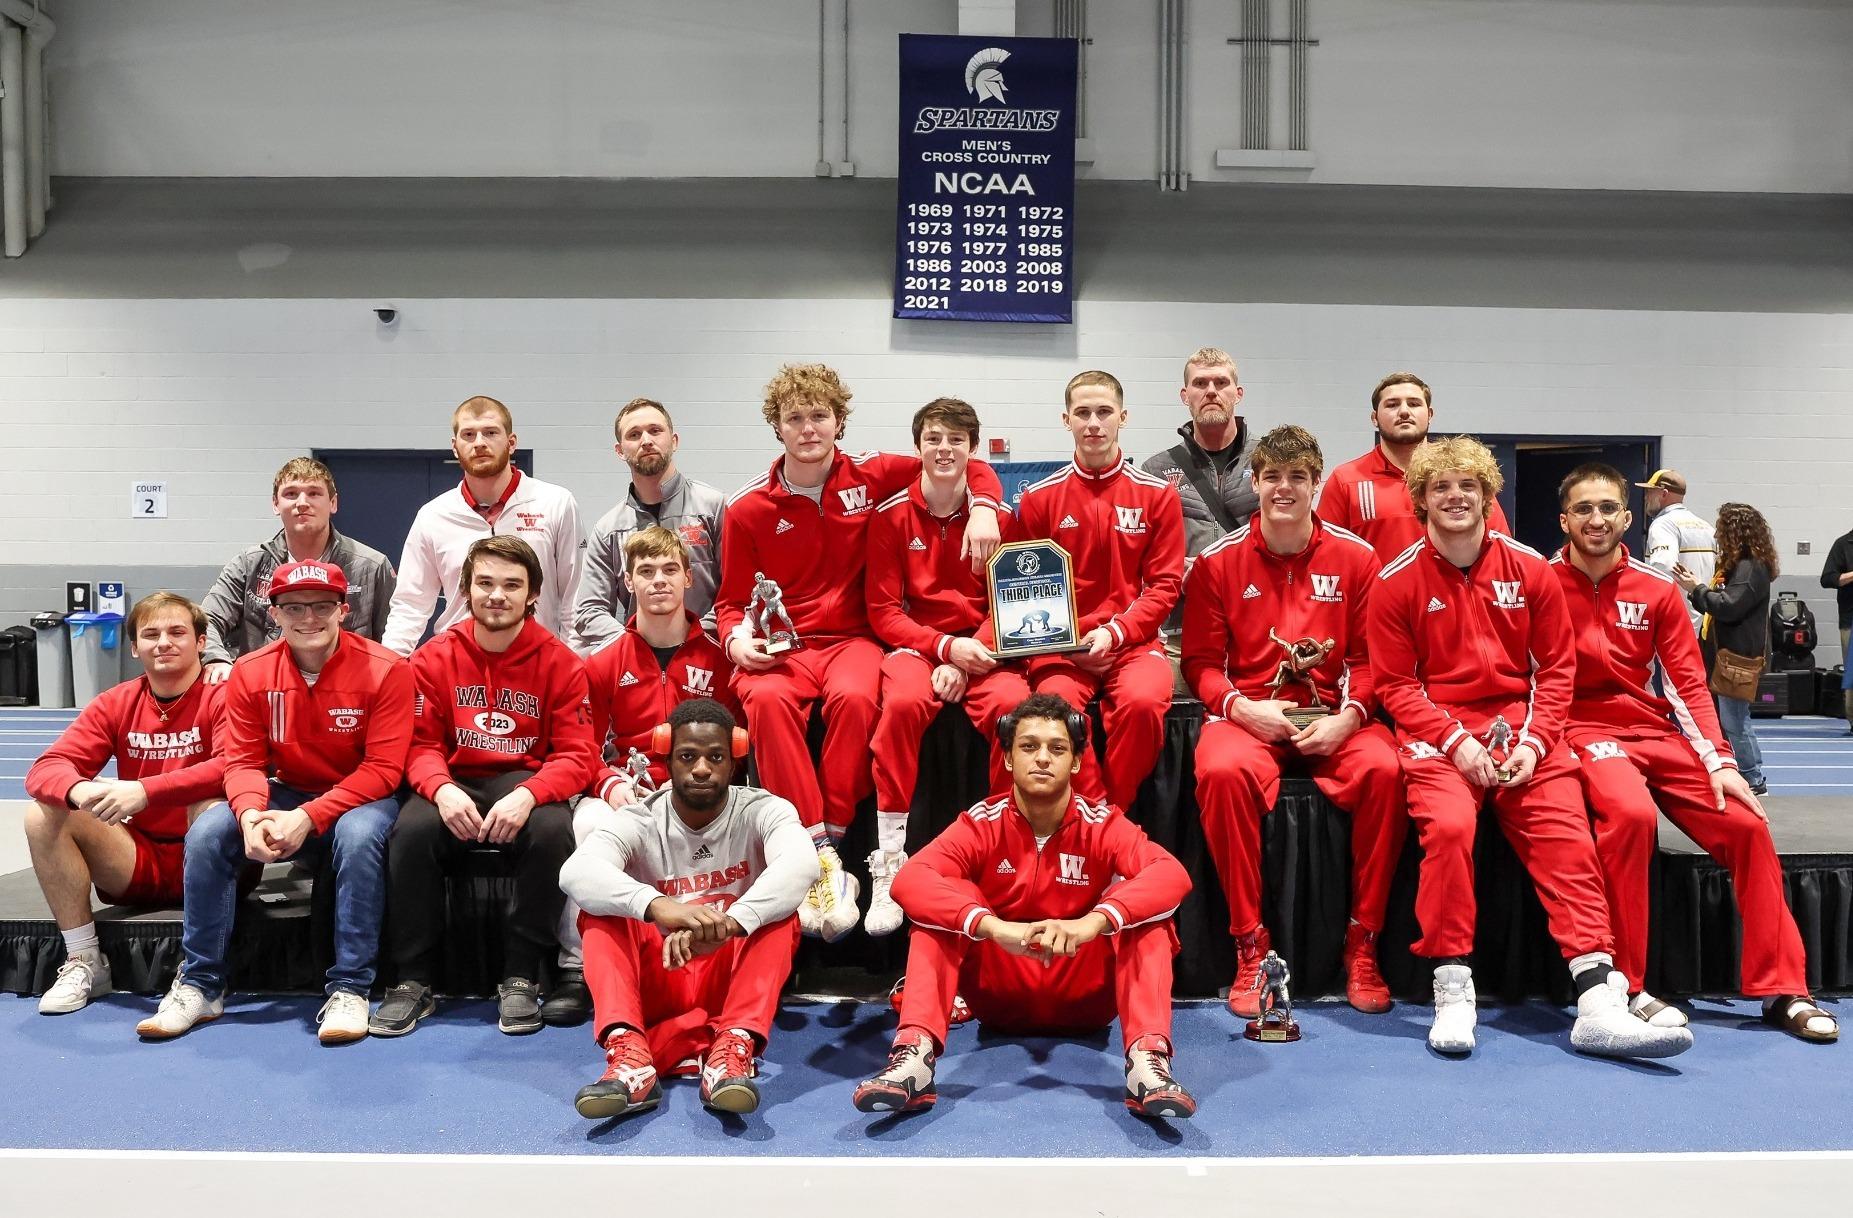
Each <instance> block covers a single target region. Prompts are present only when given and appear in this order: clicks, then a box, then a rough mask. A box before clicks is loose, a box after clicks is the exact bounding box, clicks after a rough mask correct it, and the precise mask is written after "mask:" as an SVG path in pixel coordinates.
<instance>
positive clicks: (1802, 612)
mask: <svg viewBox="0 0 1853 1218" xmlns="http://www.w3.org/2000/svg"><path fill="white" fill-rule="evenodd" d="M1819 641H1820V639H1819V636H1818V635H1817V634H1816V632H1815V628H1814V610H1812V609H1810V608H1808V606H1807V604H1806V603H1804V602H1803V600H1802V598H1801V597H1800V596H1798V595H1797V594H1796V593H1793V592H1784V593H1781V594H1779V595H1778V596H1777V597H1776V603H1775V604H1773V605H1771V606H1770V607H1769V667H1770V669H1771V671H1773V672H1812V671H1814V648H1815V644H1816V643H1817V642H1819Z"/></svg>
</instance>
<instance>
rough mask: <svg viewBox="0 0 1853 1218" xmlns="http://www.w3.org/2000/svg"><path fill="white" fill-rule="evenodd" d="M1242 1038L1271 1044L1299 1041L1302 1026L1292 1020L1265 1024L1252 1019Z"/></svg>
mask: <svg viewBox="0 0 1853 1218" xmlns="http://www.w3.org/2000/svg"><path fill="white" fill-rule="evenodd" d="M1242 1036H1243V1037H1244V1038H1245V1039H1247V1040H1260V1041H1268V1042H1270V1043H1271V1042H1274V1041H1288V1040H1298V1039H1299V1038H1300V1025H1299V1024H1297V1023H1295V1022H1293V1021H1292V1020H1291V1019H1284V1020H1282V1019H1270V1020H1267V1021H1265V1022H1264V1021H1262V1020H1259V1019H1251V1020H1249V1021H1248V1026H1247V1027H1246V1028H1243V1029H1242Z"/></svg>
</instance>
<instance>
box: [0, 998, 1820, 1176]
mask: <svg viewBox="0 0 1853 1218" xmlns="http://www.w3.org/2000/svg"><path fill="white" fill-rule="evenodd" d="M317 1005H318V1004H317V1002H316V1000H314V999H308V998H286V999H264V998H257V999H243V1000H240V1001H238V1002H237V1003H235V1004H234V1005H233V1006H232V1007H231V1008H230V1010H229V1011H228V1013H227V1015H226V1017H225V1018H224V1019H222V1020H220V1021H219V1022H218V1023H215V1024H211V1025H207V1026H204V1027H201V1028H199V1029H197V1030H195V1031H194V1032H193V1033H191V1034H189V1035H187V1036H185V1037H182V1038H181V1039H179V1040H177V1041H172V1042H168V1043H165V1044H142V1043H139V1042H138V1041H137V1040H136V1037H135V1035H134V1030H133V1025H134V1023H135V1020H136V1019H137V1018H139V1017H140V1016H141V1014H142V1013H144V1012H146V1011H147V1010H149V1009H150V1008H151V1007H152V1003H151V1002H149V1001H147V1000H142V999H131V998H123V997H112V998H109V999H106V1000H104V1001H103V1002H101V1003H98V1004H95V1005H93V1006H91V1007H90V1008H88V1009H86V1010H84V1011H81V1012H78V1013H77V1014H75V1015H68V1016H63V1017H59V1018H46V1017H43V1016H40V1015H38V1014H37V1013H36V1008H35V1005H34V1003H33V1001H32V1000H31V999H22V998H14V997H11V996H7V997H4V998H0V1045H4V1046H5V1054H4V1061H5V1071H4V1075H5V1083H6V1086H5V1091H6V1093H7V1099H6V1102H5V1103H4V1104H0V1145H5V1146H12V1147H23V1148H53V1147H55V1148H69V1149H131V1150H143V1149H168V1150H257V1151H266V1150H268V1151H348V1152H368V1151H381V1152H407V1153H421V1152H424V1153H431V1152H449V1153H477V1154H652V1155H691V1154H692V1155H756V1154H764V1155H788V1156H789V1155H801V1156H866V1155H882V1154H909V1155H930V1156H978V1157H989V1156H1056V1155H1059V1156H1066V1157H1125V1156H1147V1155H1210V1156H1214V1155H1228V1156H1246V1155H1261V1156H1276V1155H1279V1156H1304V1155H1403V1154H1416V1155H1422V1154H1477V1153H1501V1152H1510V1153H1544V1152H1617V1151H1639V1152H1677V1151H1744V1150H1848V1149H1853V1123H1849V1122H1848V1121H1847V1120H1846V1119H1845V1116H1846V1114H1847V1113H1848V1112H1853V1059H1849V1057H1848V1054H1849V1053H1850V1052H1853V1049H1849V1048H1847V1047H1843V1046H1838V1045H1834V1046H1820V1045H1808V1044H1803V1043H1801V1042H1800V1041H1797V1040H1794V1039H1792V1038H1790V1037H1788V1036H1785V1035H1783V1034H1782V1033H1780V1032H1777V1031H1775V1030H1773V1029H1767V1028H1764V1027H1762V1026H1760V1025H1759V1024H1757V1023H1755V1022H1754V1021H1753V1019H1752V1018H1751V1016H1752V1015H1753V1013H1754V1008H1753V1007H1751V1006H1750V1005H1749V1004H1747V1003H1735V1004H1731V1003H1712V1002H1701V1003H1699V1004H1698V1005H1697V1008H1696V1012H1695V1025H1696V1030H1697V1035H1698V1044H1697V1046H1696V1047H1695V1048H1694V1049H1693V1050H1692V1051H1691V1052H1689V1053H1687V1054H1686V1055H1685V1056H1683V1057H1680V1058H1676V1059H1673V1060H1672V1061H1670V1062H1665V1063H1658V1064H1632V1065H1631V1064H1622V1063H1616V1062H1606V1061H1600V1060H1596V1059H1592V1058H1585V1057H1581V1056H1579V1055H1577V1054H1575V1053H1573V1052H1571V1050H1570V1048H1569V1039H1568V1029H1569V1022H1570V1020H1569V1015H1568V1013H1567V1012H1565V1011H1562V1010H1559V1009H1556V1008H1551V1007H1545V1006H1525V1007H1503V1008H1500V1007H1488V1008H1485V1009H1483V1010H1482V1012H1481V1019H1482V1023H1481V1028H1480V1047H1479V1048H1478V1050H1477V1051H1476V1052H1475V1053H1474V1054H1473V1056H1472V1057H1470V1058H1468V1059H1465V1060H1460V1061H1451V1060H1444V1059H1442V1058H1439V1057H1437V1056H1435V1055H1433V1054H1431V1053H1430V1052H1429V1050H1428V1048H1427V1046H1426V1044H1425V1043H1424V1039H1423V1038H1424V1035H1425V1032H1426V1029H1427V1022H1428V1010H1427V1008H1425V1007H1421V1006H1400V1007H1398V1008H1397V1009H1396V1010H1395V1011H1393V1012H1392V1013H1391V1014H1389V1015H1383V1016H1364V1015H1359V1014H1356V1013H1355V1012H1353V1011H1351V1010H1350V1009H1349V1008H1348V1007H1343V1006H1337V1007H1334V1006H1325V1005H1321V1006H1316V1007H1313V1008H1310V1009H1308V1010H1306V1011H1305V1012H1303V1019H1302V1022H1303V1026H1304V1028H1305V1039H1303V1040H1302V1041H1300V1042H1299V1043H1297V1044H1289V1045H1266V1046H1263V1045H1255V1044H1251V1043H1248V1042H1246V1041H1243V1040H1241V1039H1240V1037H1239V1035H1238V1034H1237V1033H1236V1025H1235V1021H1234V1020H1233V1019H1232V1018H1231V1017H1230V1016H1228V1015H1227V1014H1226V1013H1224V1012H1223V1010H1222V1009H1221V1007H1220V1006H1215V1005H1208V1004H1198V1005H1193V1006H1188V1007H1184V1008H1180V1010H1179V1011H1178V1016H1177V1043H1178V1056H1177V1070H1178V1073H1179V1076H1180V1077H1181V1078H1182V1079H1183V1080H1184V1081H1185V1082H1186V1083H1187V1084H1188V1085H1189V1086H1190V1087H1191V1088H1192V1089H1193V1090H1194V1091H1195V1092H1196V1094H1197V1096H1198V1099H1199V1100H1200V1102H1201V1104H1202V1111H1201V1112H1200V1113H1199V1114H1198V1117H1197V1119H1196V1120H1193V1121H1184V1122H1178V1123H1177V1124H1176V1125H1175V1126H1172V1127H1167V1126H1165V1125H1162V1124H1159V1123H1147V1122H1144V1121H1141V1120H1139V1119H1136V1118H1134V1117H1132V1116H1131V1115H1130V1114H1128V1113H1127V1112H1126V1111H1125V1109H1124V1108H1123V1107H1122V1105H1121V1103H1120V1086H1121V1078H1120V1065H1119V1057H1118V1052H1117V1040H1116V1041H1115V1042H1114V1043H1113V1044H1112V1045H1108V1043H1107V1041H1106V1039H1105V1038H1104V1037H1101V1038H1098V1039H1096V1040H1095V1041H1093V1042H1061V1041H1044V1040H1003V1039H989V1038H982V1037H981V1035H980V1033H979V1032H978V1031H977V1030H976V1029H974V1028H971V1027H966V1028H961V1029H958V1030H955V1031H954V1032H953V1034H952V1038H951V1039H952V1044H951V1051H950V1053H949V1054H948V1056H947V1057H946V1059H945V1061H944V1062H943V1064H942V1067H941V1070H940V1076H939V1082H940V1095H941V1099H940V1103H939V1106H938V1107H937V1108H935V1109H933V1110H932V1111H930V1112H928V1113H924V1114H921V1115H918V1116H911V1117H886V1118H882V1119H873V1118H869V1117H864V1116H862V1115H861V1114H860V1113H857V1112H856V1111H855V1110H854V1109H853V1108H852V1107H851V1106H850V1092H851V1091H852V1089H853V1088H854V1086H855V1083H856V1081H857V1080H858V1079H860V1078H861V1077H863V1076H864V1075H865V1074H867V1073H869V1072H872V1071H873V1070H875V1069H877V1068H878V1067H879V1065H880V1063H881V1060H882V1057H883V1054H884V1050H885V1048H886V1044H887V1040H888V1036H889V1033H890V1030H891V1029H892V1027H893V1016H892V1015H891V1014H890V1013H889V1012H888V1011H887V1010H886V1009H885V1008H881V1007H858V1006H856V1005H854V1004H848V1003H843V1004H829V1005H825V1004H802V1003H793V1004H788V1005H787V1006H786V1008H785V1010H784V1012H783V1013H782V1015H781V1017H780V1020H779V1028H778V1030H777V1031H776V1032H775V1033H774V1039H773V1044H772V1052H771V1061H770V1063H769V1064H768V1065H767V1066H766V1067H765V1068H764V1076H763V1078H762V1087H763V1092H764V1096H765V1100H764V1103H763V1104H762V1106H761V1108H760V1110H759V1111H758V1112H757V1113H755V1114H753V1115H751V1116H749V1117H745V1118H737V1117H728V1118H725V1119H723V1118H719V1117H717V1116H715V1115H714V1114H712V1113H709V1112H707V1111H705V1110H703V1109H702V1108H701V1106H700V1104H699V1102H698V1101H697V1099H696V1094H695V1084H694V1083H693V1082H675V1083H671V1084H669V1085H668V1094H667V1097H666V1100H665V1102H664V1104H663V1105H662V1106H661V1107H660V1108H658V1109H657V1110H656V1111H655V1112H653V1113H646V1114H643V1115H640V1116H637V1117H634V1118H630V1119H628V1120H623V1121H617V1122H609V1121H607V1122H597V1123H594V1122H589V1121H585V1120H582V1119H581V1118H580V1117H579V1116H578V1115H577V1114H575V1113H574V1111H573V1108H572V1103H571V1101H572V1096H573V1093H574V1091H575V1090H576V1089H577V1088H578V1087H579V1086H580V1085H581V1084H582V1083H585V1082H589V1081H591V1080H592V1079H593V1078H595V1077H597V1075H598V1073H599V1071H600V1070H601V1069H602V1068H603V1065H604V1062H603V1058H602V1055H601V1054H599V1053H598V1052H597V1050H596V1049H595V1047H594V1046H593V1044H592V1041H591V1038H590V1036H589V1035H587V1034H586V1032H585V1030H584V1029H572V1030H554V1029H548V1030H545V1031H543V1032H541V1033H540V1034H538V1035H535V1036H529V1037H522V1038H511V1037H505V1036H502V1035H500V1034H499V1033H497V1032H496V1031H495V1029H494V1026H493V1024H492V1022H491V1020H492V1016H491V1013H490V1008H489V1004H486V1003H480V1002H479V1003H466V1004H453V1005H451V1006H449V1007H447V1008H446V1009H445V1010H444V1011H443V1012H441V1013H440V1015H439V1016H438V1017H437V1018H436V1019H434V1020H431V1021H428V1022H427V1023H426V1024H425V1025H423V1026H422V1027H420V1028H419V1030H418V1031H417V1032H415V1033H414V1034H412V1035H411V1036H409V1037H407V1038H405V1039H403V1040H397V1041H379V1040H372V1041H362V1042H360V1043H358V1044H355V1045H349V1046H344V1047H341V1048H327V1049H325V1048H322V1047H321V1046H319V1045H317V1044H316V1043H315V1041H314V1040H313V1039H312V1035H311V1023H312V1020H313V1018H314V1013H315V1010H316V1007H317ZM1847 1007H1848V1004H1846V1003H1839V1004H1834V1005H1833V1006H1831V1007H1830V1009H1834V1010H1836V1012H1837V1013H1839V1014H1841V1015H1842V1017H1843V1018H1844V1017H1845V1015H1846V1014H1847Z"/></svg>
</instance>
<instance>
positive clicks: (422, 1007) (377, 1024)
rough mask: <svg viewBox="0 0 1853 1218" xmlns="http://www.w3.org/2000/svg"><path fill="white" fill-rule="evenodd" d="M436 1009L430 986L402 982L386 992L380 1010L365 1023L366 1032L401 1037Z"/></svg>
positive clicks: (435, 1001)
mask: <svg viewBox="0 0 1853 1218" xmlns="http://www.w3.org/2000/svg"><path fill="white" fill-rule="evenodd" d="M437 1009H438V1004H437V999H435V998H433V997H432V996H431V987H430V986H428V985H426V984H424V983H423V982H421V981H401V982H400V983H399V984H398V985H395V986H393V987H392V988H391V989H390V990H387V991H386V997H385V999H384V1000H383V1001H382V1002H381V1003H380V1006H379V1009H378V1010H376V1011H375V1012H373V1015H372V1017H371V1018H369V1019H368V1020H367V1031H368V1032H371V1033H372V1034H373V1035H375V1036H404V1035H405V1034H406V1033H407V1032H410V1031H411V1030H412V1029H413V1028H416V1027H417V1026H418V1021H419V1020H421V1019H423V1018H424V1017H425V1016H427V1015H429V1014H431V1013H432V1012H433V1011H435V1010H437Z"/></svg>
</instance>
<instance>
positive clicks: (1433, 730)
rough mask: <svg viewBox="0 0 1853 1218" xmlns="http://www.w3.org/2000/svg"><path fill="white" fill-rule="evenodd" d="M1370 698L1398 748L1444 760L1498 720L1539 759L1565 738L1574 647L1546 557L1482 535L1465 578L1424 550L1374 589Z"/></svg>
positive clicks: (1395, 565)
mask: <svg viewBox="0 0 1853 1218" xmlns="http://www.w3.org/2000/svg"><path fill="white" fill-rule="evenodd" d="M1370 664H1371V669H1372V672H1373V673H1374V674H1375V676H1376V681H1377V697H1378V698H1379V699H1380V700H1381V701H1382V703H1383V707H1384V709H1385V710H1387V711H1389V712H1390V715H1391V717H1392V718H1394V719H1395V720H1396V729H1397V732H1398V734H1400V735H1401V736H1402V737H1403V738H1404V739H1405V740H1406V741H1416V742H1420V743H1425V744H1427V745H1429V746H1432V747H1433V748H1435V749H1437V750H1439V751H1440V752H1441V753H1443V754H1446V755H1447V756H1450V757H1451V756H1453V754H1454V751H1455V750H1456V749H1458V748H1459V747H1460V746H1461V745H1462V744H1463V743H1465V741H1466V740H1467V738H1468V737H1469V736H1473V737H1476V738H1478V739H1479V740H1481V741H1482V742H1485V741H1486V737H1487V732H1488V729H1489V728H1490V726H1491V724H1492V722H1493V718H1494V716H1496V715H1503V716H1505V720H1506V722H1507V723H1508V724H1510V725H1511V728H1512V741H1511V743H1512V746H1513V747H1514V748H1516V747H1517V746H1518V745H1519V744H1520V743H1526V744H1529V745H1530V746H1531V748H1532V750H1533V751H1534V752H1535V753H1536V754H1537V755H1538V759H1539V760H1540V761H1542V760H1543V759H1544V757H1545V756H1546V755H1547V754H1548V753H1549V752H1550V750H1551V749H1554V748H1556V747H1557V743H1558V741H1559V740H1561V739H1562V738H1563V730H1564V725H1565V721H1566V720H1567V718H1568V716H1569V713H1570V696H1571V693H1572V691H1573V690H1574V688H1575V684H1576V648H1575V646H1574V645H1573V644H1572V642H1571V639H1570V615H1569V612H1568V610H1567V608H1566V606H1565V601H1564V595H1563V585H1562V584H1560V583H1559V582H1558V580H1557V573H1556V572H1555V571H1553V570H1551V568H1550V565H1549V564H1548V563H1547V562H1545V560H1544V556H1543V555H1542V554H1539V553H1538V552H1537V551H1536V550H1533V549H1532V548H1531V547H1529V546H1526V545H1521V544H1520V543H1519V542H1516V541H1513V540H1512V539H1511V538H1510V537H1507V536H1506V535H1505V534H1503V533H1495V532H1491V531H1489V532H1488V533H1487V534H1486V539H1485V542H1484V543H1483V545H1482V546H1481V549H1480V556H1479V557H1478V558H1477V559H1475V560H1474V562H1473V565H1472V566H1471V567H1470V568H1468V570H1467V571H1466V572H1465V573H1463V572H1462V571H1461V569H1460V568H1459V567H1456V566H1455V565H1454V564H1453V563H1451V562H1449V561H1448V560H1447V559H1446V558H1444V557H1442V555H1441V554H1440V553H1439V552H1438V551H1436V549H1435V548H1434V546H1432V545H1431V544H1429V542H1428V541H1426V540H1423V541H1421V542H1419V543H1417V544H1416V545H1413V546H1410V547H1409V548H1408V549H1407V550H1404V551H1403V552H1402V553H1401V554H1399V555H1398V556H1397V557H1396V558H1395V559H1394V560H1393V561H1391V562H1389V563H1387V564H1385V566H1384V568H1383V574H1382V575H1380V576H1379V577H1378V580H1377V586H1376V587H1375V588H1373V589H1372V590H1371V603H1370Z"/></svg>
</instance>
